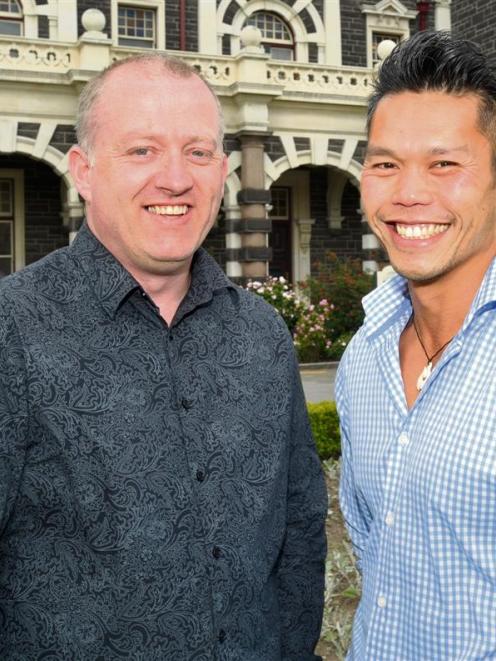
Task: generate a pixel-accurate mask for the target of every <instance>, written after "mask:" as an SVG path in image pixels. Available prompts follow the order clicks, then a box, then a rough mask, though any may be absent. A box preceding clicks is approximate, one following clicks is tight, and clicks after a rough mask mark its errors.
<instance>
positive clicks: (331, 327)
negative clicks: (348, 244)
mask: <svg viewBox="0 0 496 661" xmlns="http://www.w3.org/2000/svg"><path fill="white" fill-rule="evenodd" d="M317 270H318V271H319V276H318V278H309V279H308V280H306V282H305V283H303V284H302V287H303V288H304V289H305V290H306V292H307V293H308V295H309V297H310V300H311V301H312V302H313V303H316V302H317V301H320V300H322V299H326V300H328V301H332V304H333V306H334V307H333V314H332V318H329V319H328V321H327V324H326V330H327V334H328V337H329V339H330V340H331V341H332V342H333V343H334V342H335V341H336V340H338V341H339V340H340V338H341V342H342V341H343V340H344V338H345V337H348V338H349V336H350V333H351V334H353V333H355V332H356V331H357V330H358V328H359V327H360V326H361V324H362V322H363V317H364V312H363V308H362V298H363V297H364V296H365V295H366V294H368V293H369V292H370V291H372V289H373V288H374V286H375V279H374V276H373V275H370V274H369V273H364V272H363V270H362V263H361V261H360V260H358V259H357V260H350V259H343V258H340V257H338V256H337V255H336V254H335V253H333V252H329V253H327V255H326V261H325V264H322V263H321V264H317ZM346 344H347V342H346ZM336 351H337V353H338V354H339V349H337V350H336ZM341 353H342V351H341ZM340 355H341V354H339V355H338V356H337V357H340Z"/></svg>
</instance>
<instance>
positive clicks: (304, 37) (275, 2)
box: [217, 0, 334, 62]
mask: <svg viewBox="0 0 496 661" xmlns="http://www.w3.org/2000/svg"><path fill="white" fill-rule="evenodd" d="M236 1H237V3H238V5H239V11H238V12H237V14H236V15H235V16H234V18H233V22H232V25H228V24H226V23H224V22H223V16H224V14H225V12H226V9H227V7H228V6H229V4H230V0H223V1H222V2H221V3H220V5H219V7H218V8H217V32H218V36H219V39H218V43H219V44H221V43H222V35H223V34H230V35H231V54H232V55H236V54H237V53H239V51H240V49H241V44H240V39H239V34H240V32H241V30H242V28H243V25H244V23H245V21H246V19H247V18H248V17H249V16H251V15H252V14H253V13H255V12H257V11H268V12H272V13H274V14H277V15H278V16H280V17H281V18H282V19H284V20H285V21H286V23H287V24H288V25H289V26H290V28H291V31H292V33H293V36H294V47H295V61H297V62H298V61H300V62H306V61H307V60H308V43H316V44H317V46H319V52H321V49H322V47H323V46H324V45H325V44H326V32H325V27H324V24H323V22H322V19H321V17H320V15H319V13H318V11H317V10H316V9H315V7H314V6H313V5H312V4H311V3H310V2H309V0H298V2H296V3H295V5H294V6H293V7H290V6H289V5H287V4H286V3H285V2H282V1H281V0H250V2H249V3H248V2H246V0H236ZM331 1H334V0H331ZM303 9H307V11H308V13H309V14H310V16H311V17H312V20H313V22H314V25H315V32H312V33H311V34H308V33H307V31H306V28H305V24H304V23H303V21H302V19H301V18H300V16H299V12H300V11H302V10H303ZM219 52H220V51H219ZM319 61H320V60H319Z"/></svg>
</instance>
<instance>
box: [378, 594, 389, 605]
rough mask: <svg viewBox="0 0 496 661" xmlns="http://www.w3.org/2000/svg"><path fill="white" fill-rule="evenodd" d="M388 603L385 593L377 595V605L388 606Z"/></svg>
mask: <svg viewBox="0 0 496 661" xmlns="http://www.w3.org/2000/svg"><path fill="white" fill-rule="evenodd" d="M386 603H387V601H386V597H385V596H384V595H382V594H381V595H379V596H378V597H377V605H378V606H379V608H386Z"/></svg>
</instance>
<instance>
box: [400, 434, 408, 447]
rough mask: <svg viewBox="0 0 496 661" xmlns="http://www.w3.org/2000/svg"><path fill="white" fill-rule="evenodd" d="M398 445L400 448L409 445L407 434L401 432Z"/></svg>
mask: <svg viewBox="0 0 496 661" xmlns="http://www.w3.org/2000/svg"><path fill="white" fill-rule="evenodd" d="M398 443H399V444H400V445H401V446H402V447H405V445H408V443H410V439H409V438H408V434H405V432H402V433H401V434H400V437H399V439H398Z"/></svg>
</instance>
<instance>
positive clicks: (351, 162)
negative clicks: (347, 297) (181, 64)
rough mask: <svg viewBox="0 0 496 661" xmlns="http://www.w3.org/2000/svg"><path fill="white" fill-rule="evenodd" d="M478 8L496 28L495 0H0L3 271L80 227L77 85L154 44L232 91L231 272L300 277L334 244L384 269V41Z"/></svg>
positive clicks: (465, 19) (225, 262) (219, 241)
mask: <svg viewBox="0 0 496 661" xmlns="http://www.w3.org/2000/svg"><path fill="white" fill-rule="evenodd" d="M475 7H476V9H474V8H475ZM477 12H478V15H480V20H481V24H482V25H483V26H486V27H485V28H484V29H486V28H487V31H488V41H490V38H489V33H490V31H491V22H490V18H489V16H490V15H491V14H492V15H494V13H495V11H494V10H493V9H492V0H473V2H472V1H471V2H468V0H453V3H451V0H429V1H428V2H418V1H416V0H378V1H377V2H374V0H100V1H99V2H98V3H95V2H94V1H92V0H0V79H1V84H0V273H3V274H5V273H9V272H11V271H13V270H17V269H19V268H21V267H22V266H23V265H24V264H29V263H30V262H32V261H34V260H36V259H39V258H40V257H41V256H43V255H44V254H46V253H48V252H50V251H51V250H54V249H56V248H57V247H60V246H63V245H65V244H67V242H68V241H69V240H70V238H71V236H72V235H73V232H75V231H76V230H77V228H78V227H79V225H80V223H81V221H82V218H83V215H84V209H83V205H82V202H81V200H80V198H79V196H78V194H77V192H76V190H75V188H74V185H73V182H72V181H71V178H70V175H69V173H68V168H67V152H68V150H69V148H70V146H71V145H72V144H74V141H75V131H74V121H75V110H76V103H77V97H78V94H79V92H80V90H81V88H82V86H83V85H84V83H85V82H86V81H87V80H89V79H90V78H91V77H92V76H93V75H95V74H96V73H97V72H98V71H100V70H101V69H102V68H104V67H105V66H106V65H108V64H109V63H111V62H112V61H114V60H117V59H121V58H124V57H126V56H128V55H130V54H132V53H135V52H139V51H140V50H149V49H157V50H161V51H167V52H172V53H175V54H177V55H179V56H181V57H183V58H184V59H185V60H187V61H188V62H190V63H191V64H192V65H194V66H195V67H197V69H198V70H199V71H201V73H202V74H203V75H204V76H205V77H206V78H207V79H208V80H209V81H210V83H211V84H212V85H213V86H214V88H215V89H216V91H217V93H218V95H219V97H220V100H221V104H222V107H223V110H224V115H225V120H226V129H227V131H226V140H225V149H226V153H227V154H228V156H229V176H228V179H227V182H226V188H225V195H224V201H223V205H222V209H221V212H220V214H219V217H218V219H217V223H216V225H215V227H214V228H213V229H212V231H211V233H210V235H209V237H208V239H207V247H208V249H209V250H210V251H211V252H212V253H213V254H214V256H215V257H216V258H217V260H218V261H219V262H220V263H221V265H222V266H223V267H224V269H225V270H226V272H227V273H228V275H229V276H231V277H232V278H234V279H236V280H238V281H240V282H242V281H244V280H246V279H247V278H249V277H255V278H260V277H264V276H265V275H267V274H268V273H270V274H274V275H286V276H287V277H288V278H289V279H290V280H292V281H294V282H297V281H301V280H304V279H305V278H306V277H308V276H309V275H310V274H315V273H316V272H317V271H318V269H320V268H322V265H323V264H325V257H326V253H327V251H334V252H336V253H337V254H339V255H342V256H345V257H350V258H351V257H353V258H359V259H361V260H362V261H363V264H364V267H365V268H367V269H372V270H373V269H375V268H376V267H377V259H378V257H377V255H378V254H379V253H378V251H377V248H378V246H377V243H376V241H375V239H374V237H373V236H371V235H370V234H369V232H368V231H367V225H366V222H365V219H364V218H363V215H362V213H361V211H360V199H359V192H358V184H359V179H360V171H361V163H362V159H363V153H364V147H365V132H364V126H365V110H366V103H367V97H368V95H369V93H370V91H371V81H372V79H373V75H374V66H375V64H376V61H377V53H376V48H377V44H378V43H379V42H380V41H382V40H384V39H389V40H393V41H397V40H399V39H404V38H406V37H408V36H409V35H410V34H412V33H413V32H415V31H416V30H418V29H424V28H426V27H427V28H436V29H442V28H445V29H450V26H451V23H452V22H453V25H454V26H456V27H457V29H459V30H460V31H461V30H462V27H463V26H464V25H465V24H469V25H470V29H472V24H473V17H474V15H475V14H476V13H477ZM493 24H494V21H493ZM473 31H474V35H471V36H474V37H478V36H479V35H478V34H476V29H475V27H474V30H473ZM491 43H492V44H493V46H494V38H493V40H492V42H491Z"/></svg>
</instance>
